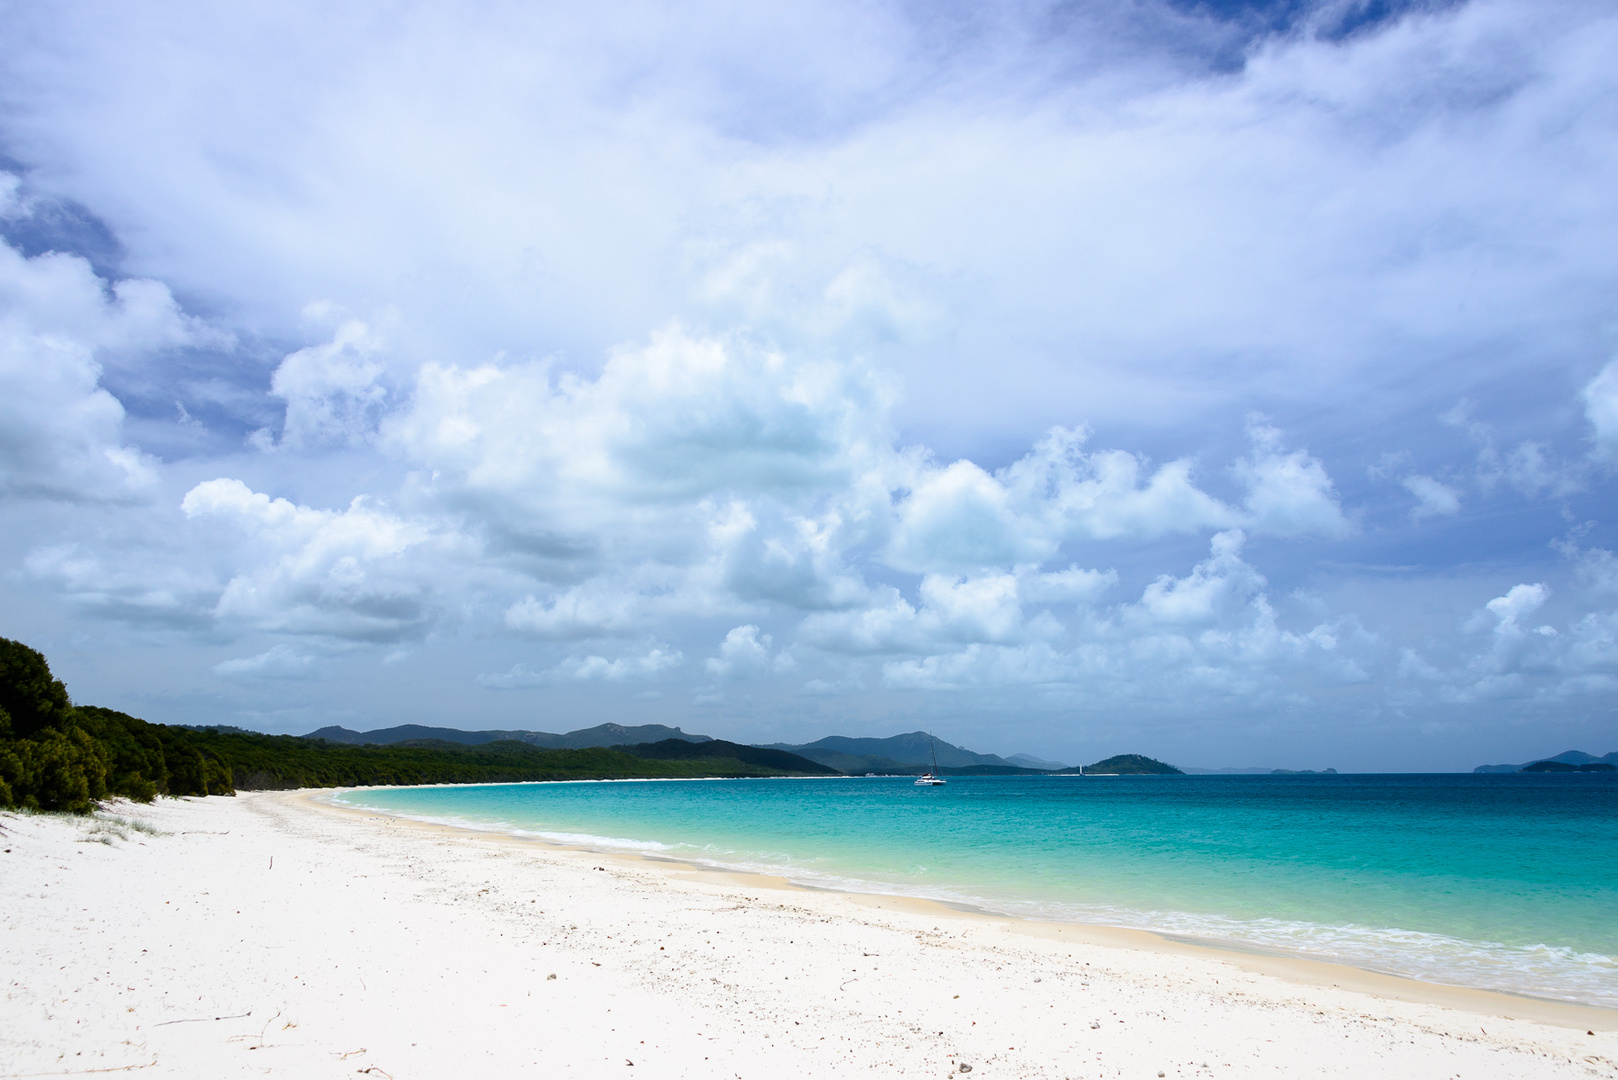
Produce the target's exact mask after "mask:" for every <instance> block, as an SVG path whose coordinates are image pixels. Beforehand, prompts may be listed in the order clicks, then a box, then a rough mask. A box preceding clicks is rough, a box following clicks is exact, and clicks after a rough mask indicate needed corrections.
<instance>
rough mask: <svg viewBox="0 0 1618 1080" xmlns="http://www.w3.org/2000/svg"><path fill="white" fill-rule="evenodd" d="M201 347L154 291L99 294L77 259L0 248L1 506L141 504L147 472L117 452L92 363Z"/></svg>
mask: <svg viewBox="0 0 1618 1080" xmlns="http://www.w3.org/2000/svg"><path fill="white" fill-rule="evenodd" d="M200 336H203V335H202V333H201V331H199V330H198V329H197V326H196V324H195V322H194V320H189V319H187V318H185V317H183V316H182V315H181V314H180V312H179V309H178V307H177V306H176V305H175V303H174V299H173V297H171V296H170V295H169V292H168V290H167V289H166V288H164V287H163V286H162V285H160V284H158V283H157V282H155V281H142V280H124V281H118V282H107V281H104V280H102V279H101V278H98V277H97V276H96V274H95V272H94V271H93V270H92V269H91V268H90V264H89V263H88V262H87V261H85V260H84V259H81V258H77V257H75V256H71V255H62V254H56V253H54V252H53V253H47V254H44V255H40V256H37V257H35V258H24V257H23V256H22V254H21V253H20V252H18V251H17V250H16V249H15V248H13V247H11V246H9V245H7V244H3V243H0V494H10V495H23V496H34V497H43V498H51V499H69V500H72V499H89V500H105V499H114V500H127V499H130V498H137V497H145V496H148V495H149V494H150V492H151V491H152V489H153V487H154V485H155V483H156V473H155V470H154V464H155V463H154V462H153V461H152V460H151V458H150V457H148V456H147V455H144V454H142V453H141V452H140V450H139V449H138V448H136V447H135V446H132V445H130V444H129V443H128V441H127V440H126V438H125V435H124V408H123V405H122V404H121V403H120V402H119V401H118V399H117V398H115V397H113V396H112V395H111V394H110V393H108V392H107V390H106V389H105V388H103V387H102V385H101V377H102V363H101V358H102V357H104V356H106V355H108V354H109V353H123V352H140V351H143V350H153V349H161V348H165V347H171V346H178V345H184V344H187V343H190V342H192V341H194V340H197V339H198V338H199V337H200Z"/></svg>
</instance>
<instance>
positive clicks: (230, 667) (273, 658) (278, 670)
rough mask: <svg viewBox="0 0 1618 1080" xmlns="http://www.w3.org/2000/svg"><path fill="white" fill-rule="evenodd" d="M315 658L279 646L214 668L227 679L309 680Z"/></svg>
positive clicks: (285, 646)
mask: <svg viewBox="0 0 1618 1080" xmlns="http://www.w3.org/2000/svg"><path fill="white" fill-rule="evenodd" d="M314 664H315V658H314V657H312V656H308V655H305V654H304V653H300V652H298V651H297V650H295V649H293V648H292V647H291V646H290V645H277V646H275V647H274V648H273V649H269V650H267V651H265V652H261V653H258V654H257V655H255V656H242V657H237V658H235V659H231V660H224V661H221V662H220V663H217V664H215V665H214V666H213V671H214V674H215V675H219V676H222V677H224V678H226V679H240V680H249V681H251V680H259V679H307V678H309V677H310V676H311V675H312V674H313V668H314Z"/></svg>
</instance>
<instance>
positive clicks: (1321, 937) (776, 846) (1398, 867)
mask: <svg viewBox="0 0 1618 1080" xmlns="http://www.w3.org/2000/svg"><path fill="white" fill-rule="evenodd" d="M337 798H338V800H339V801H340V802H342V803H344V804H346V805H350V806H356V807H367V808H371V809H375V810H380V811H385V812H388V813H391V814H397V815H401V816H405V817H411V818H417V819H421V820H425V821H434V822H441V823H448V824H455V825H461V826H466V827H471V828H476V829H484V830H494V831H500V832H506V833H510V834H513V835H517V836H528V837H535V838H539V839H544V840H548V841H552V842H560V843H565V844H572V845H578V846H581V847H586V848H595V849H602V850H616V851H626V852H643V853H646V854H655V855H657V856H660V857H663V858H672V859H682V860H689V861H691V862H695V863H700V864H704V865H709V866H718V867H728V868H734V869H741V870H754V871H763V872H767V873H771V874H778V875H781V876H784V877H786V878H789V879H791V880H793V881H796V882H800V883H802V884H805V885H811V886H819V887H827V888H838V889H847V890H852V891H858V892H870V893H892V894H899V895H905V896H917V897H927V898H932V899H937V900H942V901H946V902H949V903H954V904H963V905H970V906H972V907H975V908H981V909H984V910H988V911H993V912H999V913H1003V914H1007V915H1014V916H1021V917H1025V918H1035V919H1052V920H1062V921H1073V922H1084V923H1099V924H1105V925H1110V926H1125V927H1136V928H1141V929H1147V930H1154V931H1158V932H1160V933H1164V934H1169V935H1173V936H1176V937H1183V938H1189V939H1194V940H1198V941H1205V942H1209V943H1215V944H1223V945H1228V946H1235V947H1239V948H1246V949H1257V950H1262V951H1268V952H1275V953H1283V954H1287V955H1293V956H1301V957H1308V958H1313V959H1320V960H1329V961H1335V962H1338V963H1344V964H1351V965H1354V966H1356V967H1361V968H1366V969H1370V970H1374V971H1381V972H1387V973H1390V974H1396V975H1405V976H1410V977H1413V978H1418V979H1425V980H1429V981H1433V982H1441V983H1449V984H1453V985H1460V986H1470V987H1478V988H1483V989H1491V990H1503V991H1508V992H1512V993H1518V994H1527V995H1532V996H1536V997H1543V998H1551V999H1556V1000H1563V1001H1575V1002H1583V1003H1587V1004H1594V1005H1605V1006H1609V1007H1618V777H1612V776H1603V775H1600V774H1582V775H1581V774H1574V775H1566V774H1561V775H1558V774H1541V775H1504V776H1475V775H1451V774H1442V775H1374V776H1217V777H1212V776H1199V777H1088V778H1083V779H1079V778H1065V777H1042V776H1036V777H957V778H951V779H950V781H949V783H948V785H947V786H944V787H939V788H918V787H915V786H914V785H913V784H912V783H911V781H910V779H909V778H903V777H901V778H849V779H810V780H800V779H780V780H683V781H682V780H659V781H618V782H584V783H555V784H498V785H477V786H456V787H416V788H367V789H359V790H353V791H349V792H346V793H344V794H342V795H340V796H338V797H337Z"/></svg>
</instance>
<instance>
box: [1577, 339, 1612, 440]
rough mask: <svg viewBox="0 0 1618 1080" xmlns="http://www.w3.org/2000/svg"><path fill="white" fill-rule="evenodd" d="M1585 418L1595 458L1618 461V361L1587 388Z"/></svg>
mask: <svg viewBox="0 0 1618 1080" xmlns="http://www.w3.org/2000/svg"><path fill="white" fill-rule="evenodd" d="M1581 396H1582V397H1583V398H1584V416H1585V419H1587V420H1588V421H1590V428H1591V433H1592V435H1593V436H1594V438H1595V444H1596V446H1595V450H1596V455H1597V456H1598V457H1600V458H1603V459H1605V460H1607V461H1618V360H1611V361H1608V363H1607V366H1606V367H1604V368H1602V369H1601V373H1600V374H1599V375H1597V376H1596V377H1595V378H1593V379H1591V380H1590V382H1589V384H1588V385H1587V386H1585V388H1584V390H1583V392H1582V395H1581Z"/></svg>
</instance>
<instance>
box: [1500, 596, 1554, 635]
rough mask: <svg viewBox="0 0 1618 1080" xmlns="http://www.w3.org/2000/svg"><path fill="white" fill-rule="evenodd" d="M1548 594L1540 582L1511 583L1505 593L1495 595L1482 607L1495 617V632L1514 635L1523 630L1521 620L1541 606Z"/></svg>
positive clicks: (1548, 597)
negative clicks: (1528, 583)
mask: <svg viewBox="0 0 1618 1080" xmlns="http://www.w3.org/2000/svg"><path fill="white" fill-rule="evenodd" d="M1550 595H1551V593H1550V590H1549V589H1547V588H1546V587H1545V586H1544V585H1541V584H1533V585H1513V586H1512V587H1511V589H1510V590H1509V591H1508V592H1507V593H1506V595H1504V596H1497V597H1495V598H1494V599H1493V600H1490V601H1489V602H1488V603H1487V604H1484V605H1483V607H1484V610H1486V611H1487V612H1488V613H1489V614H1490V615H1493V616H1494V617H1495V619H1496V622H1495V626H1494V632H1495V634H1497V635H1498V636H1500V637H1508V636H1514V635H1517V634H1520V633H1522V632H1523V626H1522V624H1521V620H1522V619H1524V618H1526V617H1527V616H1529V615H1532V614H1533V613H1534V612H1536V611H1538V610H1539V609H1540V608H1541V607H1543V606H1544V604H1545V601H1546V600H1548V599H1550Z"/></svg>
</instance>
